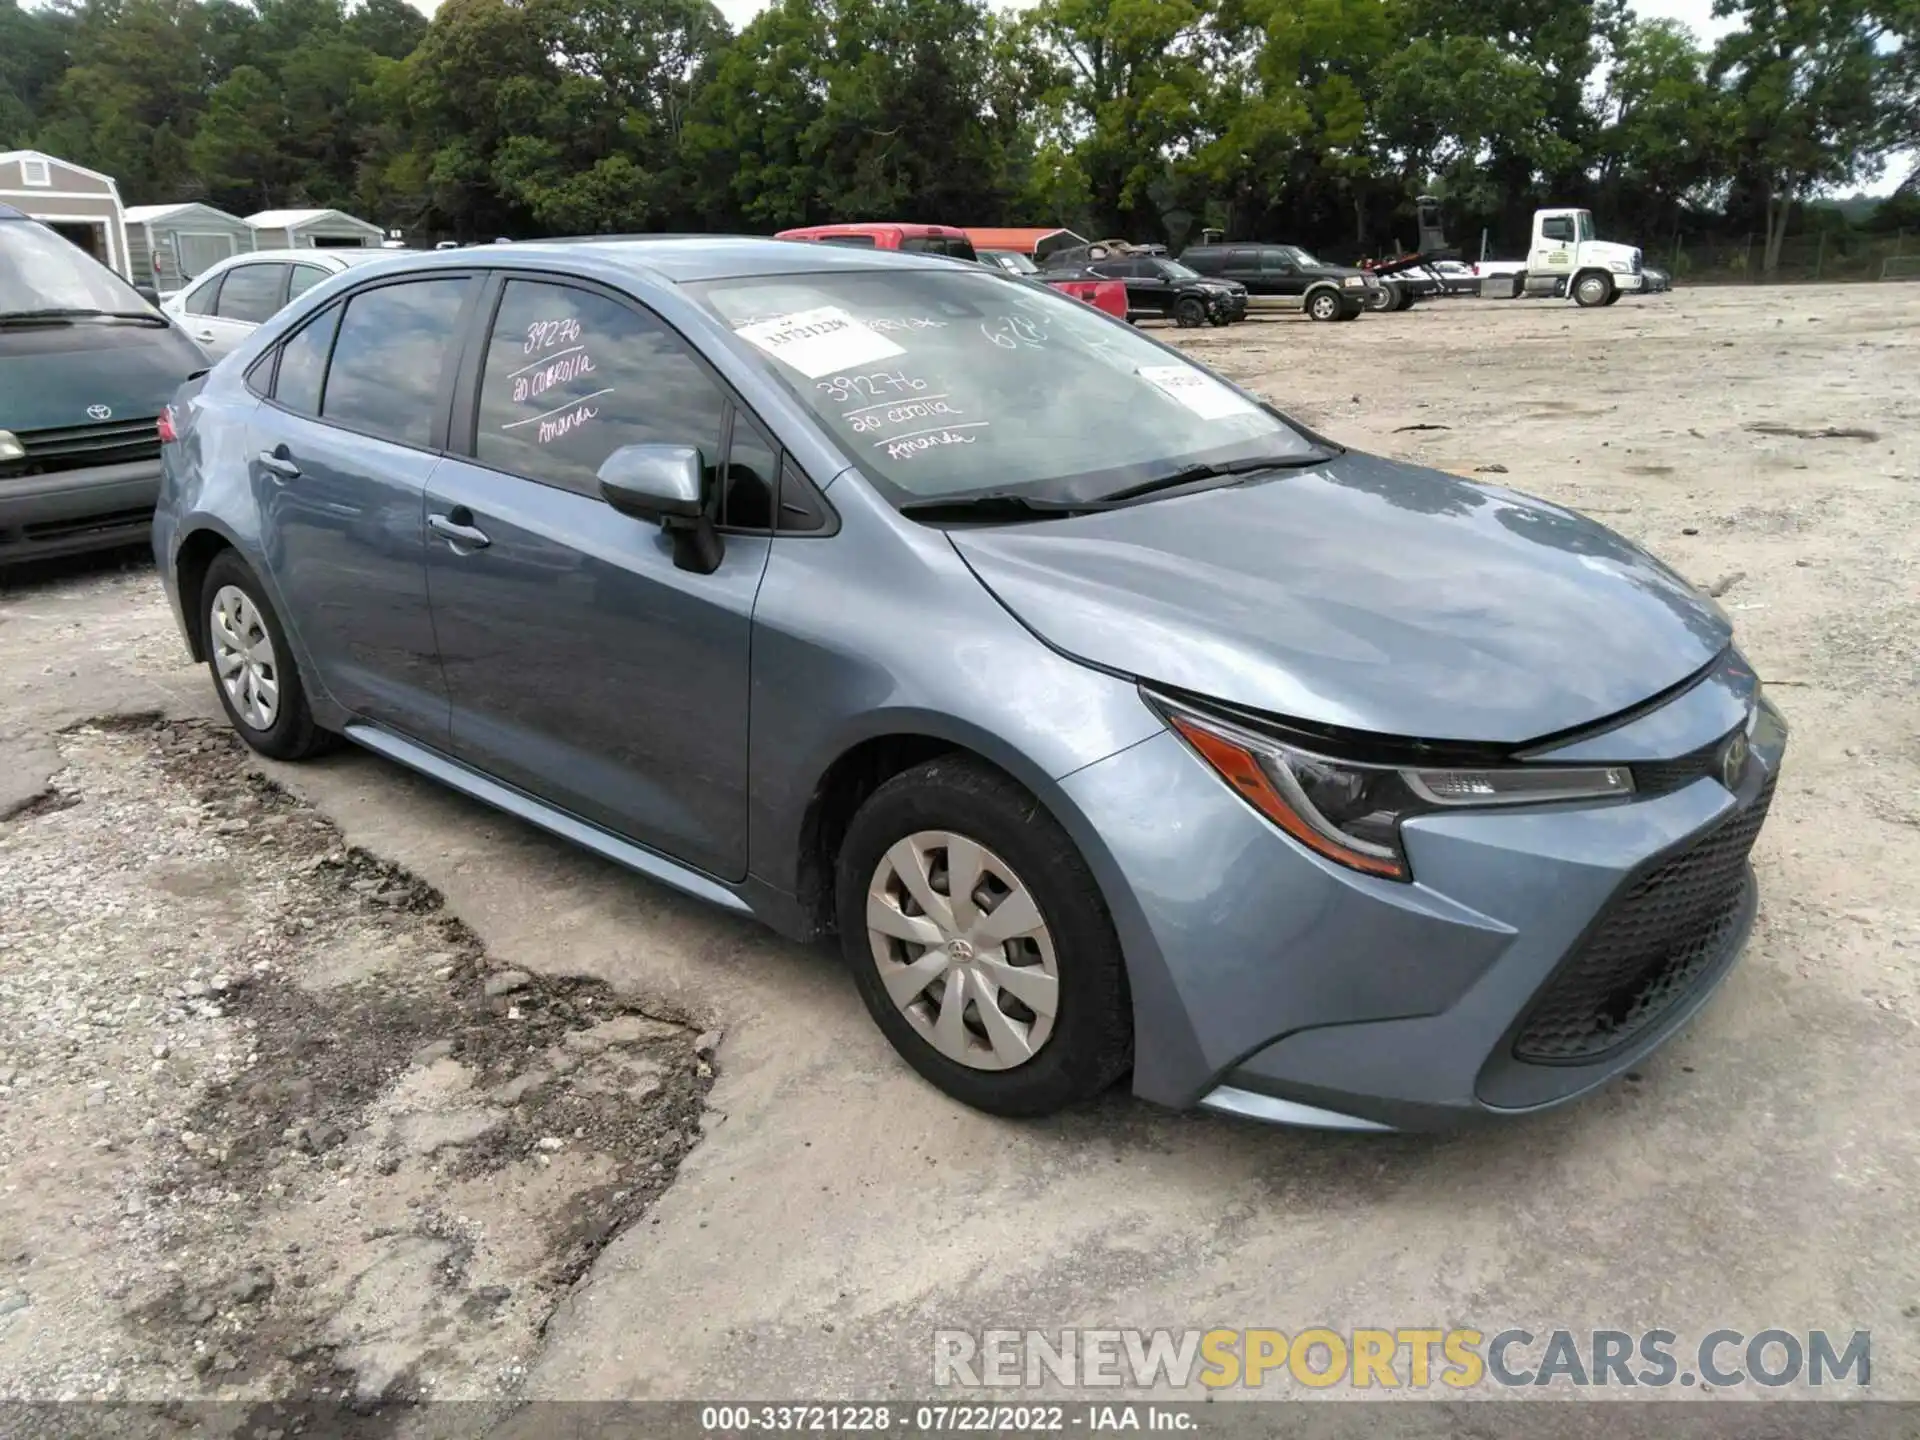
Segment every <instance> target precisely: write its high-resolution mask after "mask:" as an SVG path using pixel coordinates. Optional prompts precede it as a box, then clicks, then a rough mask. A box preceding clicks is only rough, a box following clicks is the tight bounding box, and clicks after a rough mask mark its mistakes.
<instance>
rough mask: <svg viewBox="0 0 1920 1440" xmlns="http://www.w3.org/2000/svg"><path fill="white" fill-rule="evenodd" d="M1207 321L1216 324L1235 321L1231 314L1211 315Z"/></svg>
mask: <svg viewBox="0 0 1920 1440" xmlns="http://www.w3.org/2000/svg"><path fill="white" fill-rule="evenodd" d="M1207 323H1208V324H1209V325H1214V326H1226V325H1231V324H1232V323H1233V317H1232V316H1231V315H1209V316H1208V317H1207Z"/></svg>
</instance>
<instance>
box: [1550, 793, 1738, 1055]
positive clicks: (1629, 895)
mask: <svg viewBox="0 0 1920 1440" xmlns="http://www.w3.org/2000/svg"><path fill="white" fill-rule="evenodd" d="M1773 786H1774V780H1773V777H1771V776H1770V777H1768V779H1767V783H1766V786H1765V788H1764V789H1762V790H1761V792H1760V794H1759V795H1758V796H1756V797H1755V798H1754V801H1753V803H1752V804H1751V805H1749V806H1747V808H1746V809H1744V810H1741V811H1739V812H1738V813H1736V814H1734V815H1733V816H1731V817H1729V818H1728V819H1727V820H1726V821H1724V822H1723V823H1722V824H1721V825H1720V826H1719V827H1718V828H1717V829H1715V830H1713V831H1712V832H1710V833H1709V834H1707V835H1706V836H1705V837H1703V838H1702V839H1700V840H1698V841H1696V842H1695V843H1694V844H1693V845H1692V846H1690V847H1689V848H1688V849H1686V850H1684V851H1682V852H1681V853H1679V854H1678V855H1673V856H1669V857H1668V858H1667V859H1665V860H1662V861H1660V862H1659V863H1658V864H1656V865H1655V866H1654V867H1653V868H1652V869H1651V870H1649V871H1647V872H1646V873H1645V874H1644V875H1642V876H1641V877H1640V878H1639V879H1638V880H1636V881H1634V882H1633V883H1632V885H1631V886H1629V887H1628V888H1627V890H1626V891H1624V892H1623V893H1622V894H1621V895H1620V897H1619V898H1618V899H1616V900H1615V901H1614V902H1613V904H1612V905H1611V906H1609V907H1608V909H1607V910H1606V912H1605V913H1604V914H1603V915H1602V916H1601V918H1600V920H1599V922H1598V923H1597V924H1596V925H1595V926H1594V928H1593V930H1592V931H1591V932H1590V933H1589V934H1588V936H1587V938H1586V940H1585V941H1584V942H1583V943H1582V944H1581V946H1580V948H1579V949H1578V950H1577V951H1575V952H1574V954H1573V955H1572V956H1571V957H1570V958H1569V959H1568V960H1567V961H1566V963H1565V964H1563V965H1562V966H1561V968H1560V970H1559V972H1558V973H1557V974H1556V975H1555V976H1554V977H1553V978H1552V979H1551V980H1549V981H1548V982H1547V985H1546V988H1545V989H1543V990H1542V991H1541V993H1540V996H1539V998H1538V999H1537V1000H1536V1001H1535V1002H1534V1005H1533V1008H1532V1009H1531V1010H1530V1011H1528V1012H1527V1017H1526V1019H1525V1021H1524V1022H1523V1023H1522V1024H1521V1027H1520V1033H1519V1037H1518V1038H1517V1039H1516V1040H1515V1041H1514V1044H1513V1054H1514V1058H1515V1059H1517V1060H1525V1061H1530V1062H1532V1063H1534V1064H1541V1065H1584V1064H1587V1063H1589V1062H1591V1061H1594V1060H1597V1059H1599V1058H1600V1057H1601V1056H1603V1055H1606V1054H1608V1053H1609V1052H1611V1051H1613V1050H1617V1049H1619V1048H1620V1047H1621V1046H1623V1045H1625V1044H1627V1043H1628V1042H1629V1041H1631V1040H1632V1039H1633V1038H1634V1036H1636V1035H1638V1034H1639V1033H1640V1032H1641V1031H1642V1030H1644V1029H1646V1028H1647V1026H1649V1025H1651V1024H1652V1023H1653V1022H1654V1021H1656V1020H1658V1019H1659V1018H1660V1016H1661V1015H1662V1014H1664V1013H1665V1012H1666V1010H1667V1009H1668V1007H1669V1006H1671V1005H1672V1004H1673V1003H1674V1002H1675V1001H1677V1000H1679V999H1681V998H1682V997H1683V996H1685V995H1686V994H1687V993H1688V992H1689V991H1690V990H1691V989H1692V988H1693V985H1694V982H1695V981H1696V980H1698V979H1699V978H1700V976H1701V975H1702V974H1704V973H1705V972H1706V971H1707V970H1709V969H1710V968H1712V966H1713V964H1714V962H1715V961H1717V960H1719V959H1721V958H1723V957H1724V956H1725V955H1726V953H1727V947H1728V946H1729V945H1730V944H1732V943H1734V938H1735V931H1736V928H1737V925H1738V922H1739V916H1740V908H1741V903H1742V901H1743V900H1744V898H1745V892H1746V885H1747V856H1748V854H1749V853H1750V852H1751V851H1752V849H1753V842H1754V840H1755V839H1756V838H1757V837H1758V835H1759V834H1760V826H1761V825H1762V824H1763V823H1764V822H1765V820H1766V818H1767V808H1768V806H1769V805H1771V804H1772V803H1773Z"/></svg>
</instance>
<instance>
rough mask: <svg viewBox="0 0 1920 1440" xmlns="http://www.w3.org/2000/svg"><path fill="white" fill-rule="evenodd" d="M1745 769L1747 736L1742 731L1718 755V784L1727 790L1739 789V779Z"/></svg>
mask: <svg viewBox="0 0 1920 1440" xmlns="http://www.w3.org/2000/svg"><path fill="white" fill-rule="evenodd" d="M1746 769H1747V736H1746V732H1745V731H1744V730H1743V731H1741V732H1740V733H1739V734H1738V735H1735V736H1734V737H1733V739H1731V740H1729V741H1728V742H1727V748H1726V749H1725V750H1724V751H1722V752H1721V755H1720V783H1721V784H1722V785H1725V786H1726V787H1727V789H1729V790H1738V789H1739V788H1740V777H1741V776H1742V775H1743V774H1745V773H1746Z"/></svg>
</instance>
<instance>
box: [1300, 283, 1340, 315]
mask: <svg viewBox="0 0 1920 1440" xmlns="http://www.w3.org/2000/svg"><path fill="white" fill-rule="evenodd" d="M1343 308H1344V307H1343V306H1342V305H1341V303H1340V292H1339V291H1337V290H1315V291H1313V292H1312V293H1310V294H1309V295H1308V296H1307V315H1308V316H1309V317H1310V318H1312V319H1314V320H1319V321H1322V322H1325V321H1331V320H1338V319H1339V318H1340V311H1341V310H1342V309H1343Z"/></svg>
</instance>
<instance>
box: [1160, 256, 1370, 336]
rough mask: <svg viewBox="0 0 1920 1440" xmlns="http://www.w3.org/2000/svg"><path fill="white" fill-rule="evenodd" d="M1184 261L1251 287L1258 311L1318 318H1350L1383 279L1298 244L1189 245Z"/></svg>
mask: <svg viewBox="0 0 1920 1440" xmlns="http://www.w3.org/2000/svg"><path fill="white" fill-rule="evenodd" d="M1180 260H1181V263H1183V264H1185V265H1187V266H1190V267H1191V268H1192V269H1194V270H1197V271H1198V272H1199V273H1200V274H1202V275H1206V276H1210V277H1212V278H1214V279H1219V280H1230V281H1236V282H1238V283H1239V284H1241V285H1244V286H1245V287H1246V288H1247V294H1248V297H1249V303H1250V304H1251V305H1252V306H1253V308H1254V309H1256V310H1305V311H1306V312H1307V314H1309V315H1310V316H1312V317H1313V318H1314V319H1315V320H1351V319H1353V318H1354V317H1355V316H1357V315H1359V313H1360V312H1361V311H1362V310H1364V309H1366V308H1367V292H1368V290H1370V289H1375V288H1378V286H1379V283H1380V282H1379V281H1377V280H1375V279H1374V278H1373V277H1372V276H1371V275H1368V274H1367V273H1366V271H1364V270H1356V269H1354V268H1353V267H1352V266H1350V265H1329V264H1327V263H1326V262H1325V261H1323V260H1316V259H1315V258H1314V257H1313V256H1312V255H1310V254H1308V253H1307V252H1306V251H1305V250H1302V249H1301V248H1300V247H1299V246H1298V245H1266V244H1247V245H1190V246H1188V247H1187V249H1186V250H1185V251H1184V252H1182V254H1181V256H1180Z"/></svg>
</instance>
